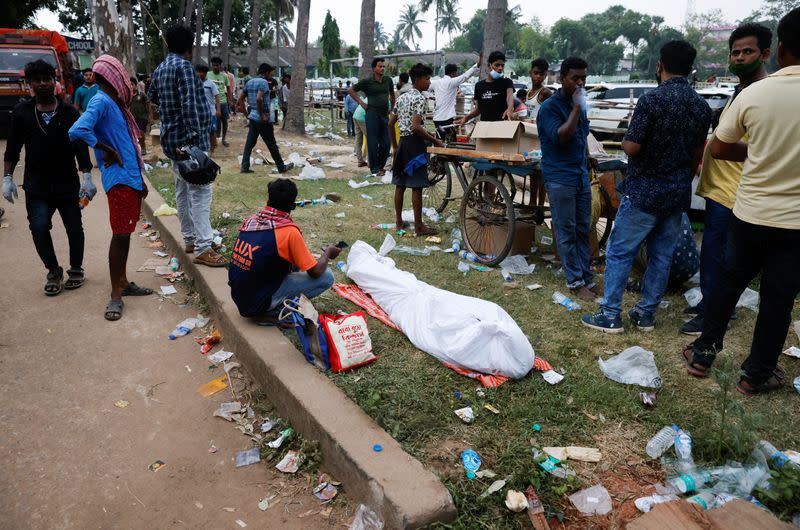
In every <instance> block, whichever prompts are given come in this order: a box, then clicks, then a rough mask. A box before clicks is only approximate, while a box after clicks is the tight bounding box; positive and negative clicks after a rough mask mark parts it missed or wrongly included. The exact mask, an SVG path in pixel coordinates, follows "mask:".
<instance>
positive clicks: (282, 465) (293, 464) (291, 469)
mask: <svg viewBox="0 0 800 530" xmlns="http://www.w3.org/2000/svg"><path fill="white" fill-rule="evenodd" d="M303 458H305V457H304V456H303V454H302V453H298V452H297V451H292V450H290V451H287V452H286V456H284V457H283V459H282V460H281V461H280V462H278V463H277V464H275V468H276V469H277V470H278V471H281V472H283V473H297V470H298V469H300V465H301V464H302V463H303Z"/></svg>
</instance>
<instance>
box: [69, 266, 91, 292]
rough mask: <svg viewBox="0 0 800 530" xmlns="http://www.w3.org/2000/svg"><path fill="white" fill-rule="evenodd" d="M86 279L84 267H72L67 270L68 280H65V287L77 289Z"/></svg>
mask: <svg viewBox="0 0 800 530" xmlns="http://www.w3.org/2000/svg"><path fill="white" fill-rule="evenodd" d="M85 280H86V277H85V276H84V273H83V269H81V268H77V269H70V270H68V271H67V281H66V282H64V289H77V288H78V287H80V286H81V285H83V282H84V281H85Z"/></svg>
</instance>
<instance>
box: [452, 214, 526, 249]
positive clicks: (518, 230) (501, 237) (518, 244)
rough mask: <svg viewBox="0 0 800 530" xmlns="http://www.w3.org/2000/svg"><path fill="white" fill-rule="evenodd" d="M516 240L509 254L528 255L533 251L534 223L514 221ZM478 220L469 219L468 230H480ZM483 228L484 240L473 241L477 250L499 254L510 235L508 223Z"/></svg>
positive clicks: (469, 231) (468, 231)
mask: <svg viewBox="0 0 800 530" xmlns="http://www.w3.org/2000/svg"><path fill="white" fill-rule="evenodd" d="M514 225H515V228H514V242H513V243H512V244H511V250H509V251H508V255H509V256H516V255H517V254H519V255H522V256H527V255H529V254H530V253H531V247H532V246H533V234H534V224H533V223H531V222H527V221H517V222H516V223H514ZM478 229H479V228H478V227H477V226H476V222H475V221H473V220H470V219H467V222H466V230H467V233H471V231H473V230H478ZM480 229H482V230H483V232H482V234H483V238H484V239H483V240H482V241H477V242H473V241H472V240H470V242H471V243H475V246H476V247H477V248H475V251H476V252H478V253H480V254H491V255H493V256H498V255H499V254H500V251H501V250H503V246H504V245H505V243H506V239H507V237H508V225H503V226H491V227H486V226H484V227H481V228H480Z"/></svg>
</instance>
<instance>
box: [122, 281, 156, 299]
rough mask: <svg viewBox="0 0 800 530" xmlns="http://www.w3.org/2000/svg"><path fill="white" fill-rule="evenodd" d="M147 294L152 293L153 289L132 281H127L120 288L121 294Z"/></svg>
mask: <svg viewBox="0 0 800 530" xmlns="http://www.w3.org/2000/svg"><path fill="white" fill-rule="evenodd" d="M148 294H153V290H152V289H150V288H149V287H142V286H140V285H136V284H135V283H133V282H129V283H128V286H127V287H126V288H124V289H123V290H122V296H147V295H148Z"/></svg>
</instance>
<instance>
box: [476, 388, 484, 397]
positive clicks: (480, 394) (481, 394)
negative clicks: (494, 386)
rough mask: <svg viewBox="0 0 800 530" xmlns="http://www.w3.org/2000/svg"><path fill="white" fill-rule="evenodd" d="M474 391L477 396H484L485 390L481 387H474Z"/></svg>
mask: <svg viewBox="0 0 800 530" xmlns="http://www.w3.org/2000/svg"><path fill="white" fill-rule="evenodd" d="M475 393H476V394H477V395H478V397H481V398H485V397H486V392H484V390H483V389H482V388H476V389H475Z"/></svg>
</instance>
